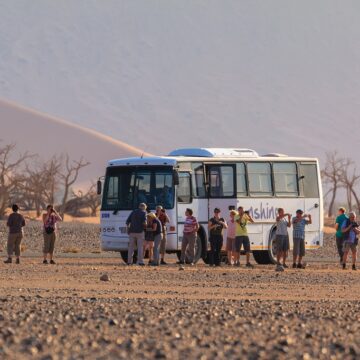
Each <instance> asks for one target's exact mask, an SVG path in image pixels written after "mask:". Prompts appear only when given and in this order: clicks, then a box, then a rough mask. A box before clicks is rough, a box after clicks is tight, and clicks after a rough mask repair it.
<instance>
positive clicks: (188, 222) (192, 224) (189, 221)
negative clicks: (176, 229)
mask: <svg viewBox="0 0 360 360" xmlns="http://www.w3.org/2000/svg"><path fill="white" fill-rule="evenodd" d="M197 223H198V222H197V219H196V217H195V216H187V217H186V218H185V222H184V234H191V233H193V232H195V231H196V227H197Z"/></svg>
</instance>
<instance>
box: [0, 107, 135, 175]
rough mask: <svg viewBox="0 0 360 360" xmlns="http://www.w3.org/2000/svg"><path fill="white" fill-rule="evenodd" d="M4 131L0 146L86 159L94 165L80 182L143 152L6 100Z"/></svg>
mask: <svg viewBox="0 0 360 360" xmlns="http://www.w3.org/2000/svg"><path fill="white" fill-rule="evenodd" d="M0 128H1V131H0V140H2V141H1V143H0V146H1V144H8V143H16V144H17V149H18V150H19V151H21V152H25V151H29V152H30V153H34V154H39V155H40V156H41V158H42V159H47V158H49V157H51V156H52V155H54V154H65V153H67V154H69V155H70V157H71V158H72V159H79V158H80V157H81V156H83V157H84V158H85V159H87V160H88V161H90V162H91V164H90V165H89V166H87V167H86V168H84V169H83V170H82V171H81V173H80V177H79V181H80V182H89V181H91V180H95V179H97V178H98V177H99V176H101V175H104V170H105V166H106V163H107V161H108V160H110V159H114V158H118V157H127V156H137V155H140V154H141V153H142V151H141V150H140V149H137V148H135V147H132V146H129V145H127V144H125V143H122V142H120V141H117V140H114V139H112V138H110V137H108V136H105V135H102V134H100V133H98V132H96V131H94V130H89V129H86V128H83V127H81V126H78V125H74V124H71V123H69V122H66V121H64V120H61V119H58V118H55V117H52V116H49V115H45V114H41V113H40V112H37V111H34V110H31V109H27V108H25V107H22V106H18V105H16V104H13V103H9V102H6V101H4V100H0Z"/></svg>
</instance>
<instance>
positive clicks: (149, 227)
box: [144, 212, 157, 265]
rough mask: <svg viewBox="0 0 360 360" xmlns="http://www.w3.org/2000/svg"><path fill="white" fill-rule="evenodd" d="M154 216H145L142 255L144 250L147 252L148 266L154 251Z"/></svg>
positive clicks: (150, 214) (151, 214)
mask: <svg viewBox="0 0 360 360" xmlns="http://www.w3.org/2000/svg"><path fill="white" fill-rule="evenodd" d="M155 219H156V215H155V214H154V213H152V212H149V213H148V214H147V215H146V220H147V221H146V229H145V241H144V254H145V252H146V250H148V251H149V265H150V264H152V262H153V249H154V228H155V227H156V226H157V223H154V220H155Z"/></svg>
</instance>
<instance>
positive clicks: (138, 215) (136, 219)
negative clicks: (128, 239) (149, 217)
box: [126, 209, 146, 234]
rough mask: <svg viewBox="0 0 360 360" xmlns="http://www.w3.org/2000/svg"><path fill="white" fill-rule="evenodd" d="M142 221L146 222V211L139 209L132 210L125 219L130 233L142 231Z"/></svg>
mask: <svg viewBox="0 0 360 360" xmlns="http://www.w3.org/2000/svg"><path fill="white" fill-rule="evenodd" d="M144 223H146V211H145V210H141V209H136V210H134V211H132V212H131V213H130V215H129V217H128V218H127V220H126V225H130V229H129V232H130V233H137V234H139V233H142V232H143V231H144Z"/></svg>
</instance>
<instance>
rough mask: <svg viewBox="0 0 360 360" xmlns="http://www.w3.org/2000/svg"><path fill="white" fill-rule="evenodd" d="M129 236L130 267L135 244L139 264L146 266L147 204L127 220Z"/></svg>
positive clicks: (142, 204) (140, 206)
mask: <svg viewBox="0 0 360 360" xmlns="http://www.w3.org/2000/svg"><path fill="white" fill-rule="evenodd" d="M126 225H127V227H128V234H129V248H128V265H132V263H133V256H134V248H135V244H136V245H137V264H138V265H141V266H143V265H144V252H143V246H144V229H145V227H146V204H144V203H141V204H140V205H139V208H138V209H136V210H134V211H132V212H131V214H130V215H129V217H128V218H127V220H126Z"/></svg>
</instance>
